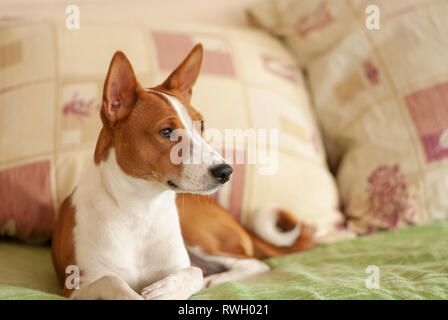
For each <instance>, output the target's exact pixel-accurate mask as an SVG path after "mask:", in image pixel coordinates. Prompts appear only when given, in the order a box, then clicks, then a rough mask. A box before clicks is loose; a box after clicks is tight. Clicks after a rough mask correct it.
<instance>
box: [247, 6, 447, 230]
mask: <svg viewBox="0 0 448 320" xmlns="http://www.w3.org/2000/svg"><path fill="white" fill-rule="evenodd" d="M371 4H372V1H364V0H352V1H312V0H304V1H300V2H298V1H291V0H284V1H278V2H277V1H268V2H263V3H262V4H260V5H258V6H256V7H254V8H253V9H252V10H251V11H250V17H251V18H252V21H255V22H257V23H258V24H259V25H261V26H263V27H264V28H267V29H269V30H271V32H272V33H274V34H276V35H280V36H282V37H284V38H285V42H286V43H287V44H288V45H289V47H290V48H291V49H292V52H294V54H295V56H296V58H297V59H298V60H299V61H300V62H301V64H302V65H303V66H304V68H305V69H306V71H307V73H308V75H309V80H310V87H311V90H312V94H313V97H314V101H315V104H316V110H317V115H318V118H319V120H320V121H321V123H322V126H323V130H324V136H325V141H326V142H328V149H329V157H330V161H331V164H332V166H333V168H334V170H335V171H337V182H338V185H339V188H340V189H339V190H340V193H341V197H342V202H343V206H344V208H345V211H346V214H347V216H348V217H349V226H350V228H351V229H352V230H356V231H357V232H360V233H366V232H371V231H375V230H378V229H391V228H397V227H402V226H407V225H410V224H425V223H428V222H430V221H433V220H437V219H445V218H447V217H448V200H447V197H446V194H447V193H448V64H447V63H446V53H447V52H448V37H447V36H446V32H445V30H446V29H447V28H448V21H447V19H446V16H447V15H448V4H447V3H446V1H439V0H433V1H423V0H413V1H404V0H400V1H398V0H397V1H385V0H383V1H375V5H376V6H377V8H378V10H379V30H375V29H372V30H371V29H369V28H367V26H366V21H367V22H369V21H370V22H371V20H370V19H373V18H374V16H373V15H374V14H375V13H374V12H373V11H369V12H367V13H366V9H367V7H368V6H369V5H371ZM272 8H274V10H272Z"/></svg>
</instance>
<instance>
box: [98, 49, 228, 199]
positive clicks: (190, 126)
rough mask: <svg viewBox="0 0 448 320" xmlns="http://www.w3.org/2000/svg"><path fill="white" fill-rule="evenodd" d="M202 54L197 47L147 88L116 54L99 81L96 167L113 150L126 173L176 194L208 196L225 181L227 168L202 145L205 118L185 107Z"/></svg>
mask: <svg viewBox="0 0 448 320" xmlns="http://www.w3.org/2000/svg"><path fill="white" fill-rule="evenodd" d="M202 52H203V50H202V46H201V45H200V44H198V45H196V46H195V47H194V48H193V50H192V51H191V52H190V53H189V54H188V56H187V57H186V58H185V60H184V61H183V62H182V63H181V64H180V65H179V66H178V67H177V68H176V69H175V70H174V71H173V72H172V73H171V75H170V76H169V77H168V78H167V79H166V80H165V81H164V82H163V83H162V84H161V85H159V86H157V87H154V88H151V89H144V88H143V87H142V86H141V85H140V83H139V82H138V81H137V79H136V77H135V74H134V71H133V69H132V66H131V64H130V62H129V60H128V59H127V58H126V56H125V55H124V54H123V53H122V52H116V53H115V55H114V56H113V58H112V61H111V63H110V67H109V72H108V74H107V78H106V81H105V83H104V92H103V103H102V107H101V119H102V122H103V129H102V130H101V133H100V137H99V139H98V143H97V147H96V150H95V162H96V163H97V164H99V163H100V162H101V161H103V160H106V159H107V158H108V155H109V150H110V149H111V148H114V150H115V155H116V159H117V162H118V165H119V166H120V168H121V169H122V170H123V171H124V172H125V173H127V174H128V175H130V176H132V177H134V178H139V179H145V180H149V181H157V182H159V183H160V184H163V185H164V186H166V187H167V188H170V189H173V190H174V191H176V192H191V193H211V192H213V191H215V190H216V189H218V188H219V187H220V186H221V185H223V184H224V183H226V182H227V181H228V180H229V178H230V175H231V173H232V167H230V166H229V165H228V164H226V163H225V162H224V160H223V159H222V157H221V156H220V155H219V154H218V153H217V152H216V151H215V150H213V149H212V148H211V147H210V146H209V145H208V144H207V143H206V142H205V141H204V139H203V133H204V120H203V118H202V115H201V114H200V113H199V112H198V111H197V110H195V109H194V108H193V106H192V105H191V104H190V98H191V94H192V87H193V85H194V83H195V82H196V79H197V77H198V75H199V71H200V68H201V63H202ZM198 155H199V156H198ZM201 155H206V156H205V157H202V156H201ZM193 160H194V161H193ZM198 160H199V161H198Z"/></svg>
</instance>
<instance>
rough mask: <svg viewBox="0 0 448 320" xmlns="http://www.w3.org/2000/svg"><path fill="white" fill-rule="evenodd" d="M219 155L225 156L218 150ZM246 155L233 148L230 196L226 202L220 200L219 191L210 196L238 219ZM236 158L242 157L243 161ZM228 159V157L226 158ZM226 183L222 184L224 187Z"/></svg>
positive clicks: (242, 151)
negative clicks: (240, 161)
mask: <svg viewBox="0 0 448 320" xmlns="http://www.w3.org/2000/svg"><path fill="white" fill-rule="evenodd" d="M220 154H221V156H223V157H225V155H226V154H225V153H224V154H223V153H222V152H220ZM246 157H247V155H246V154H245V152H244V150H234V151H233V154H232V168H233V173H232V177H231V180H230V182H228V184H230V188H231V189H230V198H229V200H228V203H223V201H220V200H221V199H220V193H221V192H220V191H217V192H215V193H213V194H212V198H213V199H215V200H216V201H217V202H219V203H220V204H221V205H222V206H223V207H224V208H226V209H227V210H228V211H229V213H230V214H231V215H232V216H233V217H234V218H235V219H236V220H238V221H240V219H241V213H242V209H243V200H244V187H245V180H246V162H247V159H246ZM237 159H244V163H239V162H238V161H237ZM227 160H230V159H227ZM226 187H228V185H226V186H224V188H226Z"/></svg>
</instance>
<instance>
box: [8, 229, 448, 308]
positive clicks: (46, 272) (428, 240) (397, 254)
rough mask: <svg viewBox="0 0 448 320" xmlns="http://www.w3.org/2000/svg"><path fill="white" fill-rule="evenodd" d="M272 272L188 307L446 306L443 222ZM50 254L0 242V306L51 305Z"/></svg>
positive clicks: (314, 255)
mask: <svg viewBox="0 0 448 320" xmlns="http://www.w3.org/2000/svg"><path fill="white" fill-rule="evenodd" d="M266 262H267V263H268V264H269V266H270V267H271V268H272V270H271V271H270V272H267V273H265V274H262V275H259V276H257V277H255V278H252V279H248V280H245V281H239V282H229V283H224V284H221V285H219V286H216V287H214V288H211V289H208V290H205V291H203V292H200V293H199V294H196V295H195V296H193V297H192V299H448V222H446V221H445V222H438V223H435V224H432V225H427V226H420V227H411V228H408V229H402V230H396V231H389V232H383V233H378V234H375V235H371V236H365V237H361V238H358V239H354V240H350V241H344V242H339V243H334V244H328V245H321V246H319V247H318V248H316V249H314V250H311V251H308V252H304V253H299V254H295V255H289V256H284V257H281V258H276V259H270V260H267V261H266ZM60 292H61V289H60V287H59V284H58V282H57V279H56V275H55V273H54V271H53V268H52V264H51V254H50V250H49V248H48V247H33V246H28V245H24V244H18V243H11V242H0V299H57V298H60V297H59V296H58V295H59V294H60Z"/></svg>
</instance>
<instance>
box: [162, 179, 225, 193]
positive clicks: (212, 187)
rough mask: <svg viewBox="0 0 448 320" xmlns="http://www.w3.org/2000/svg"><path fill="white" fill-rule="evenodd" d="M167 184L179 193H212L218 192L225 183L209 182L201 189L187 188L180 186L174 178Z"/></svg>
mask: <svg viewBox="0 0 448 320" xmlns="http://www.w3.org/2000/svg"><path fill="white" fill-rule="evenodd" d="M166 185H167V186H168V188H170V189H171V190H173V191H175V192H177V193H195V194H212V193H214V192H216V191H217V190H218V189H219V188H221V187H222V186H223V183H212V184H207V185H206V186H204V187H203V188H200V189H185V188H182V187H180V186H178V185H177V184H176V183H174V182H173V181H172V180H167V181H166Z"/></svg>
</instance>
